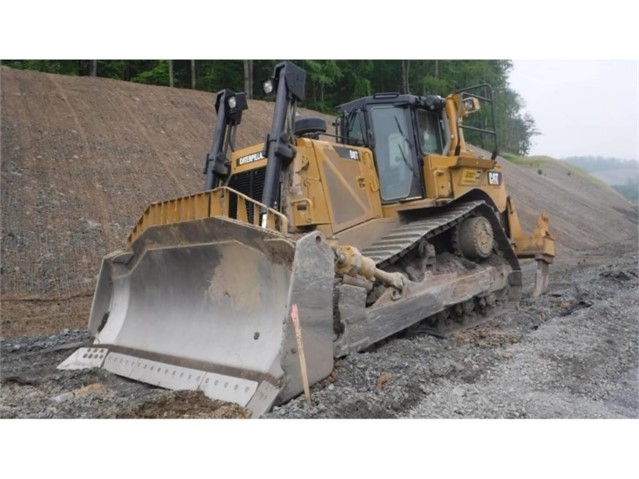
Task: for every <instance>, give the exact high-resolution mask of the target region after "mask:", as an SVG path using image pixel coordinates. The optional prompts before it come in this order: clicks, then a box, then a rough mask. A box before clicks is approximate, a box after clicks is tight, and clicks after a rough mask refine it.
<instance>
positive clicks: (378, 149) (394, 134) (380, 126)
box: [371, 105, 414, 201]
mask: <svg viewBox="0 0 639 479" xmlns="http://www.w3.org/2000/svg"><path fill="white" fill-rule="evenodd" d="M371 119H372V123H373V125H372V126H373V134H374V135H375V160H376V163H377V170H378V173H379V182H380V186H381V195H382V200H383V201H391V200H398V199H402V198H406V197H407V196H408V195H409V193H410V190H411V185H412V182H413V176H414V172H413V167H412V160H411V158H412V148H411V144H410V142H409V140H408V138H407V137H406V132H408V131H410V130H409V128H408V127H407V124H406V119H407V117H406V109H405V108H399V107H395V106H392V105H379V106H374V107H372V108H371Z"/></svg>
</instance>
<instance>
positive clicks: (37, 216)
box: [0, 67, 637, 299]
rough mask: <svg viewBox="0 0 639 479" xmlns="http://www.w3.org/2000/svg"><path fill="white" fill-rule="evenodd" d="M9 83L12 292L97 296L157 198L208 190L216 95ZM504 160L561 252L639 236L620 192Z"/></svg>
mask: <svg viewBox="0 0 639 479" xmlns="http://www.w3.org/2000/svg"><path fill="white" fill-rule="evenodd" d="M0 81H1V83H0V94H1V97H0V98H1V99H0V101H1V115H2V118H1V123H2V130H1V135H2V137H1V138H2V149H1V154H2V169H1V173H2V177H1V178H2V180H1V181H2V260H3V261H2V288H1V294H2V297H3V299H27V298H31V299H54V298H65V297H70V296H74V295H82V294H88V293H91V292H92V291H93V287H94V281H95V276H96V274H97V272H98V269H99V264H100V259H101V257H102V256H103V255H104V254H106V253H108V252H110V251H113V250H115V249H117V248H119V247H122V246H123V244H124V241H125V238H126V236H127V234H128V233H129V230H130V229H131V228H132V226H133V225H134V224H135V223H136V221H137V219H138V217H139V216H140V215H141V213H142V212H143V211H144V209H145V208H146V206H147V204H148V203H150V202H152V201H158V200H163V199H167V198H171V197H175V196H181V195H186V194H190V193H194V192H197V191H200V190H201V189H202V186H203V182H204V178H203V175H202V173H201V169H202V164H203V159H204V156H205V154H206V152H207V151H208V149H209V147H210V142H211V135H212V130H213V125H214V121H215V115H214V108H213V102H214V95H213V94H211V93H205V92H198V91H191V90H180V89H171V88H165V87H157V86H146V85H139V84H134V83H125V82H120V81H116V80H109V79H103V78H89V77H66V76H59V75H53V74H44V73H37V72H31V71H21V70H13V69H9V68H6V67H2V69H1V80H0ZM302 114H304V111H302ZM271 119H272V103H266V102H262V101H250V102H249V110H248V111H247V112H245V114H244V117H243V123H242V125H241V127H240V128H239V131H238V138H237V140H238V141H237V143H238V146H240V147H242V146H246V145H249V144H251V143H256V142H260V141H262V139H263V137H264V134H265V133H267V132H268V131H269V130H270V122H271ZM502 164H503V166H504V169H505V174H506V182H507V185H508V187H509V189H510V192H511V194H512V195H513V197H514V198H515V199H516V201H517V206H518V209H519V212H520V215H521V217H522V220H523V224H524V226H525V227H526V228H528V229H530V228H531V227H532V226H533V225H534V219H535V216H536V214H537V212H539V211H543V212H545V213H546V214H548V215H549V216H550V218H551V226H552V230H553V232H554V234H555V237H556V238H557V240H558V242H559V244H560V246H559V251H562V250H566V249H573V250H578V249H582V248H593V247H596V246H598V245H602V244H606V243H610V242H614V241H618V240H622V239H625V238H629V237H632V236H633V235H636V232H637V214H636V210H634V209H633V208H632V206H631V205H630V204H629V203H627V202H626V201H625V200H623V198H621V197H620V196H619V195H618V194H616V193H615V192H614V191H612V190H610V189H609V188H606V187H602V186H601V185H597V184H593V183H590V182H589V181H588V180H586V179H584V178H581V177H578V176H577V175H570V176H569V175H567V173H566V170H565V169H562V168H561V167H560V165H558V162H554V161H550V160H549V161H548V164H547V165H546V166H544V167H543V169H544V175H538V174H537V171H536V168H526V167H519V166H516V165H513V164H510V163H508V162H506V161H502Z"/></svg>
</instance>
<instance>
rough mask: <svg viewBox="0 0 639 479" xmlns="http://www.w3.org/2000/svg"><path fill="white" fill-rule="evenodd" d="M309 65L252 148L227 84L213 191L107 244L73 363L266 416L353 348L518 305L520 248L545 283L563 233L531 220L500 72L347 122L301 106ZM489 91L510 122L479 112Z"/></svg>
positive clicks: (278, 74)
mask: <svg viewBox="0 0 639 479" xmlns="http://www.w3.org/2000/svg"><path fill="white" fill-rule="evenodd" d="M305 78H306V73H305V71H304V70H303V69H302V68H300V67H299V66H297V65H295V64H294V63H292V62H282V63H279V64H278V65H277V66H276V67H275V69H274V72H273V75H272V77H271V78H270V79H269V80H267V81H266V82H265V83H264V90H265V92H266V93H267V94H272V95H274V96H275V104H274V114H273V122H272V127H271V132H270V133H269V134H267V135H266V137H265V141H264V142H263V143H262V144H257V145H254V146H251V147H249V148H243V149H236V148H235V132H236V128H237V127H238V126H239V125H240V123H241V118H242V113H243V111H245V110H246V109H247V99H246V95H245V94H244V93H236V92H234V91H232V90H228V89H226V90H222V91H220V92H219V93H218V94H217V96H216V102H215V108H216V112H217V123H216V127H215V133H214V137H213V144H212V148H211V151H210V153H209V154H208V155H207V156H206V161H205V166H204V173H205V174H206V185H205V191H203V192H200V193H196V194H193V195H191V196H186V197H182V198H176V199H172V200H168V201H163V202H159V203H153V204H151V205H150V206H149V207H148V208H147V210H146V211H145V212H144V214H143V215H142V217H141V218H140V220H139V222H138V223H137V225H136V226H135V227H134V229H133V230H132V232H131V233H130V235H129V238H128V242H127V245H126V248H125V249H124V250H122V251H116V252H114V253H111V254H109V255H107V256H105V257H104V259H103V262H102V266H101V269H100V274H99V279H98V284H97V288H96V291H95V295H94V299H93V304H92V309H91V314H90V319H89V326H88V327H89V331H90V332H91V334H92V335H94V337H95V341H94V343H93V344H92V345H91V346H90V347H85V348H81V349H79V350H78V351H76V352H74V353H73V355H71V356H70V357H69V358H68V359H67V360H65V361H64V362H63V363H62V364H61V365H60V366H59V367H60V368H63V369H64V368H66V369H77V368H90V367H102V368H105V369H107V370H109V371H111V372H113V373H115V374H118V375H121V376H125V377H128V378H132V379H135V380H139V381H143V382H146V383H150V384H153V385H157V386H160V387H165V388H169V389H186V390H202V391H203V392H204V393H205V394H206V395H207V396H209V397H211V398H214V399H219V400H224V401H230V402H234V403H237V404H239V405H241V406H244V407H247V408H249V409H250V410H251V411H252V413H253V415H254V416H260V415H261V414H264V413H265V412H267V411H269V410H270V408H272V406H273V405H275V404H280V403H283V402H285V401H287V400H289V399H290V398H292V397H295V396H297V395H299V394H301V393H302V391H304V390H305V389H307V388H308V386H309V385H312V384H314V383H317V382H319V381H321V380H322V379H324V378H326V377H327V376H328V375H329V374H330V373H331V371H332V370H333V365H334V360H335V358H339V357H342V356H345V355H347V354H351V353H355V352H358V351H361V350H364V349H366V348H369V347H371V346H372V345H374V344H375V343H377V342H379V341H380V340H382V339H385V338H388V337H389V336H392V335H395V334H397V333H399V332H402V331H412V332H419V331H423V332H426V333H431V334H435V335H447V334H449V333H450V332H451V331H454V330H456V329H459V328H465V327H468V326H471V325H473V324H477V323H478V322H480V321H483V320H485V319H486V318H489V317H491V315H494V314H496V313H497V312H500V311H503V310H504V309H505V308H508V307H509V306H512V305H516V304H517V303H518V302H519V299H520V294H521V287H522V279H521V278H522V275H521V267H520V263H519V260H518V258H534V259H536V260H537V264H538V269H537V276H536V284H535V288H534V294H535V295H539V294H542V293H543V291H544V289H545V288H546V284H547V279H548V265H549V264H550V263H552V261H553V258H554V240H553V238H552V236H551V234H550V233H549V229H548V219H547V218H546V217H545V216H543V215H540V216H539V219H538V224H537V227H536V228H535V229H534V231H533V233H532V235H526V234H524V232H523V231H522V228H521V226H520V223H519V220H518V216H517V212H516V210H515V205H514V202H513V199H512V198H511V197H510V196H509V195H508V193H507V191H506V187H505V181H504V176H503V172H502V169H501V168H500V166H499V164H498V163H497V161H496V157H497V135H496V132H495V129H494V113H493V108H492V90H491V89H490V87H489V86H488V85H479V86H477V87H472V88H467V89H464V90H460V91H457V92H455V93H453V94H451V95H449V96H447V97H446V98H442V97H440V96H436V95H429V96H416V95H409V94H400V93H380V94H376V95H373V96H370V97H366V98H361V99H358V100H355V101H352V102H349V103H346V104H343V105H341V106H340V107H339V114H338V116H337V118H336V121H335V122H334V124H333V126H334V127H335V128H334V132H333V133H329V132H328V131H327V125H326V122H325V121H324V120H322V119H320V118H314V117H306V118H303V117H300V116H299V115H298V114H297V109H296V106H297V104H298V103H299V102H300V101H301V100H303V98H304V90H305ZM486 106H488V108H487V109H486ZM480 108H484V112H486V111H488V112H490V114H489V115H486V117H487V118H491V117H492V128H491V127H490V126H489V127H486V126H485V125H484V126H483V127H476V126H471V125H470V124H468V123H466V124H465V123H464V120H465V119H466V117H467V116H468V115H471V114H474V113H475V112H477V111H479V110H480ZM484 123H485V122H484ZM484 123H483V124H484ZM465 131H466V132H468V131H474V132H476V133H478V134H481V135H482V137H488V138H492V139H493V140H494V145H495V148H494V149H493V151H492V155H491V154H488V155H486V156H489V157H481V156H480V155H479V154H478V153H475V152H473V150H472V149H471V148H470V147H469V146H468V147H467V145H466V142H465V139H464V132H465ZM292 311H293V312H294V313H295V314H293V315H292V314H291V312H292ZM292 316H293V317H292Z"/></svg>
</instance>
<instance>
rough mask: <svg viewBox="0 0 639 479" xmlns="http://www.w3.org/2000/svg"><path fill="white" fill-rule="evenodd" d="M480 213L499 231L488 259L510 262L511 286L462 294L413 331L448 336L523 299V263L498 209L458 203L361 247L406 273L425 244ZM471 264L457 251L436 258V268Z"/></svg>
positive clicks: (383, 263) (461, 269) (469, 267)
mask: <svg viewBox="0 0 639 479" xmlns="http://www.w3.org/2000/svg"><path fill="white" fill-rule="evenodd" d="M475 215H477V216H479V215H481V216H484V217H486V218H488V219H489V221H490V222H491V226H492V228H493V234H494V236H495V251H494V253H493V254H492V255H491V257H490V258H489V259H488V260H486V263H492V264H495V265H497V264H499V263H500V262H504V261H506V262H508V263H509V265H510V267H511V270H512V272H511V276H510V281H509V285H508V286H507V287H506V288H504V289H502V290H500V291H497V292H491V293H489V294H480V295H478V296H476V297H474V298H471V299H467V298H464V299H460V301H459V302H458V303H457V304H455V305H453V306H451V307H449V308H447V309H446V310H444V311H441V312H440V313H437V314H436V315H433V316H430V317H428V318H425V319H424V320H423V321H422V322H421V323H419V324H417V325H416V326H413V327H411V328H410V329H409V330H408V332H409V333H413V334H414V333H427V334H432V335H435V336H440V337H443V336H447V335H449V334H451V333H453V332H455V331H457V330H460V329H465V328H468V327H470V326H474V325H477V324H480V323H482V322H485V321H488V320H489V319H491V318H492V317H494V316H495V315H498V314H503V313H505V312H507V311H509V310H510V309H512V306H513V305H514V304H516V303H517V302H518V300H519V297H520V292H521V267H520V265H519V261H518V259H517V257H516V256H515V252H514V250H513V248H512V245H511V244H510V241H509V240H508V238H507V237H506V234H505V232H504V230H503V228H502V226H501V223H500V222H499V219H498V218H497V216H496V215H495V212H494V210H493V208H491V207H490V206H489V205H487V204H486V203H485V202H484V201H469V202H461V203H460V202H456V203H454V204H451V205H450V206H447V207H444V208H442V209H441V210H438V211H437V212H436V213H435V214H429V215H428V217H426V218H422V219H417V220H413V221H409V222H407V223H405V224H403V225H401V226H400V227H399V228H397V229H396V230H395V231H393V232H391V233H389V234H388V235H386V236H384V237H383V238H381V239H379V240H378V241H376V242H374V243H373V244H372V245H371V246H369V247H368V248H366V249H365V250H364V251H363V252H362V253H363V254H364V255H366V256H369V257H371V258H372V259H373V260H374V261H375V262H376V264H377V267H378V268H380V269H384V268H390V269H399V270H400V271H403V272H405V273H406V271H407V264H409V263H410V262H411V259H410V258H411V256H414V257H416V258H418V257H420V256H423V254H424V252H423V251H420V248H422V247H423V246H424V245H426V244H433V243H436V242H441V241H442V239H443V238H441V237H442V235H444V234H446V233H447V232H450V231H452V230H453V228H456V227H458V226H459V225H460V224H461V223H462V222H463V221H464V220H465V219H467V218H470V217H472V216H475ZM452 249H453V252H454V253H457V254H459V253H458V252H456V251H454V250H455V248H454V246H453V248H452ZM418 263H419V261H418ZM464 263H466V264H464ZM468 263H469V262H468V261H466V260H462V261H458V260H456V259H455V258H454V256H453V255H450V254H447V253H444V252H442V251H438V252H437V255H436V256H435V258H434V271H445V272H451V271H456V272H458V273H459V274H460V275H462V276H463V275H464V274H465V273H467V272H469V271H472V269H473V264H468ZM408 267H410V266H408ZM435 274H437V273H435ZM409 276H410V275H409Z"/></svg>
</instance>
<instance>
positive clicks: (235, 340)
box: [59, 218, 334, 416]
mask: <svg viewBox="0 0 639 479" xmlns="http://www.w3.org/2000/svg"><path fill="white" fill-rule="evenodd" d="M333 276H334V273H333V255H332V250H331V248H330V246H329V245H328V244H327V243H326V241H325V240H324V237H323V236H322V234H321V233H312V234H309V235H307V236H304V237H302V238H301V239H298V240H297V241H295V240H293V239H289V238H287V237H285V236H283V235H281V234H279V233H275V232H273V231H269V230H264V229H259V228H257V227H254V226H251V225H246V224H243V223H239V222H237V221H234V220H230V219H226V218H207V219H203V220H196V221H189V222H184V223H177V224H173V225H168V226H158V227H153V228H150V229H148V230H147V231H145V232H144V233H143V234H142V236H140V237H139V238H138V239H137V240H136V241H135V242H134V243H133V245H132V248H131V250H130V251H128V252H124V253H114V254H111V255H108V256H106V257H105V258H104V260H103V263H102V267H101V271H100V277H99V280H98V285H97V289H96V292H95V296H94V299H93V306H92V311H91V317H90V320H89V331H90V332H91V333H92V334H93V335H94V336H95V342H94V344H93V345H92V346H91V347H90V348H82V349H80V350H78V351H76V352H75V353H74V354H73V355H72V356H71V357H69V358H68V359H67V360H66V361H65V362H63V363H62V364H61V365H60V366H59V368H61V369H75V368H86V367H102V368H105V369H107V370H108V371H111V372H113V373H115V374H118V375H121V376H125V377H128V378H131V379H135V380H139V381H142V382H146V383H150V384H153V385H157V386H161V387H164V388H168V389H189V390H202V391H203V392H204V393H205V394H206V395H207V396H209V397H211V398H213V399H219V400H223V401H229V402H234V403H237V404H239V405H240V406H244V407H247V408H249V409H250V410H251V411H252V412H253V416H259V415H261V414H263V413H264V412H266V411H268V410H269V409H270V408H271V406H272V405H273V404H274V403H279V402H283V401H286V400H288V399H290V398H291V397H294V396H295V395H297V394H299V393H300V392H302V390H303V384H302V379H301V371H300V365H299V364H300V363H299V360H298V357H297V351H296V341H295V331H294V330H293V327H292V324H291V321H290V310H291V306H292V305H293V304H296V305H297V308H298V310H299V318H300V324H301V329H302V334H303V341H304V344H303V348H304V351H305V355H306V361H307V364H308V365H309V369H308V371H307V374H308V380H309V382H310V383H311V384H313V383H314V382H317V381H319V380H321V379H323V378H324V377H326V376H328V375H329V374H330V372H331V370H332V368H333V346H332V340H333V319H332V318H333V297H332V294H333V293H332V288H333Z"/></svg>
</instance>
